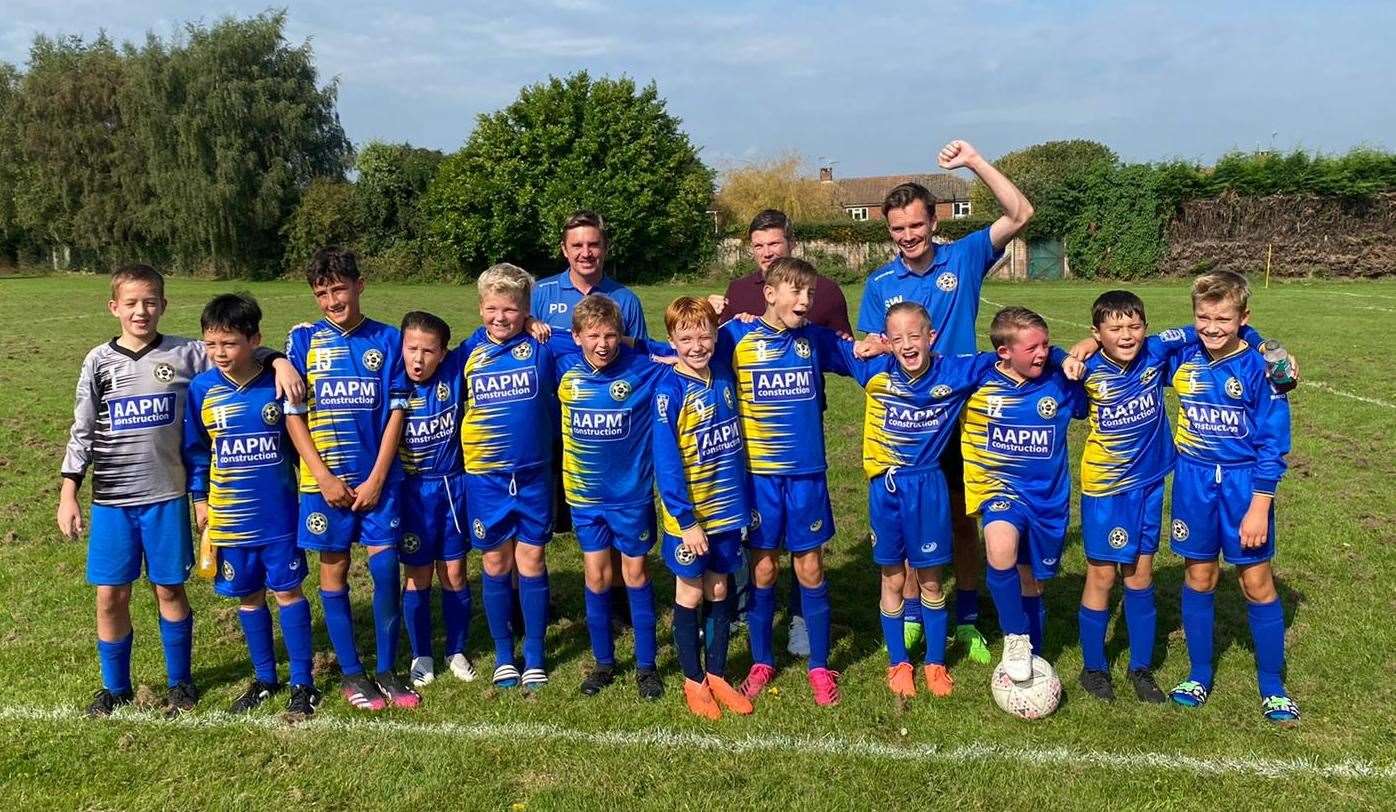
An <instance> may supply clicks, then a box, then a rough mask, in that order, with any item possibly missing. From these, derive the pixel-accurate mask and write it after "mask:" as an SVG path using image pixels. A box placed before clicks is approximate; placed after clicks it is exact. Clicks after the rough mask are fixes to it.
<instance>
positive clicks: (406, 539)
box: [402, 533, 422, 555]
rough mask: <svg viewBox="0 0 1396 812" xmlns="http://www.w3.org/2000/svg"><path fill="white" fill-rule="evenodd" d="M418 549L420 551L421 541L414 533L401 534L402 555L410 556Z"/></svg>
mask: <svg viewBox="0 0 1396 812" xmlns="http://www.w3.org/2000/svg"><path fill="white" fill-rule="evenodd" d="M420 549H422V539H421V538H420V537H418V536H417V534H416V533H403V534H402V551H403V552H404V553H407V554H409V555H410V554H412V553H415V552H417V551H418V550H420Z"/></svg>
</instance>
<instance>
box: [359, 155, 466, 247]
mask: <svg viewBox="0 0 1396 812" xmlns="http://www.w3.org/2000/svg"><path fill="white" fill-rule="evenodd" d="M445 157H446V156H445V155H443V154H442V153H440V152H438V151H437V150H434V149H422V148H419V147H414V146H412V145H411V144H381V143H377V142H374V143H372V144H369V145H368V146H366V147H364V148H363V149H361V150H359V154H358V157H357V158H356V159H355V163H354V168H355V169H356V170H357V172H358V178H357V179H356V180H355V181H354V197H355V200H356V205H357V208H358V224H359V235H358V241H357V242H358V245H359V247H360V248H361V249H362V250H363V251H364V252H365V253H368V254H380V253H383V252H384V251H387V250H388V249H389V248H390V247H392V246H393V245H394V244H395V243H406V242H413V241H415V240H416V239H417V238H418V237H419V236H420V235H421V228H422V224H421V222H420V217H419V214H418V202H419V200H420V198H421V196H422V195H423V194H424V193H425V192H426V190H427V188H428V187H429V186H431V181H432V178H434V177H436V170H437V168H438V167H439V166H440V165H441V162H442V161H443V160H444V159H445Z"/></svg>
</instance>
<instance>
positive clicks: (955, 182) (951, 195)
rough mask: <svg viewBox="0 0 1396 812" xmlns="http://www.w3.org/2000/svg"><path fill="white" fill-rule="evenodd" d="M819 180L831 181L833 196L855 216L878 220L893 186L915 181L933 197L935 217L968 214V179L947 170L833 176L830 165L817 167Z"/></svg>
mask: <svg viewBox="0 0 1396 812" xmlns="http://www.w3.org/2000/svg"><path fill="white" fill-rule="evenodd" d="M819 182H820V183H830V184H833V185H834V199H835V200H837V201H838V204H839V206H841V207H842V208H843V210H844V211H845V212H846V213H847V214H848V216H849V217H851V218H853V219H854V220H881V219H882V199H883V198H885V197H886V196H887V193H888V192H890V191H892V189H893V188H895V187H897V186H900V185H901V184H903V183H909V182H915V183H919V184H921V185H922V186H925V187H926V188H927V189H929V190H930V191H931V194H932V195H934V196H935V199H936V219H937V220H958V219H960V218H962V217H968V216H969V215H970V203H969V182H968V181H966V180H963V179H961V178H959V177H957V176H955V175H951V174H949V173H947V172H938V173H936V174H930V175H878V176H875V177H868V178H843V179H840V180H835V179H834V169H833V167H828V166H826V167H823V168H822V169H820V170H819Z"/></svg>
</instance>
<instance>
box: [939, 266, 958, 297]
mask: <svg viewBox="0 0 1396 812" xmlns="http://www.w3.org/2000/svg"><path fill="white" fill-rule="evenodd" d="M959 284H960V280H958V279H956V278H955V274H953V273H951V272H950V271H946V272H945V273H942V274H941V275H940V276H937V277H936V287H937V288H939V289H940V290H941V291H943V292H945V293H949V292H950V291H952V290H954V289H955V288H957V287H959Z"/></svg>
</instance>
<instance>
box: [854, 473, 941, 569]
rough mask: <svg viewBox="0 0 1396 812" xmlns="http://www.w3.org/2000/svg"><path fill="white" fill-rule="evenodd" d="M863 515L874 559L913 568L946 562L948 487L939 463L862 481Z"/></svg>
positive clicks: (923, 567)
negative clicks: (865, 508) (865, 511)
mask: <svg viewBox="0 0 1396 812" xmlns="http://www.w3.org/2000/svg"><path fill="white" fill-rule="evenodd" d="M868 520H869V523H870V524H871V525H872V538H873V562H874V563H876V564H880V565H882V566H900V565H902V564H903V563H908V564H910V565H911V566H912V567H914V568H916V569H925V568H926V567H938V566H943V565H945V564H949V563H950V560H951V558H952V551H953V549H954V548H953V547H952V546H951V545H952V533H951V530H950V490H949V488H947V487H946V484H945V474H944V473H943V472H942V471H941V469H940V468H938V467H930V468H922V469H919V470H915V471H908V470H897V469H892V470H889V471H888V472H887V473H885V474H883V475H882V476H880V477H876V478H874V479H870V480H868Z"/></svg>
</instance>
